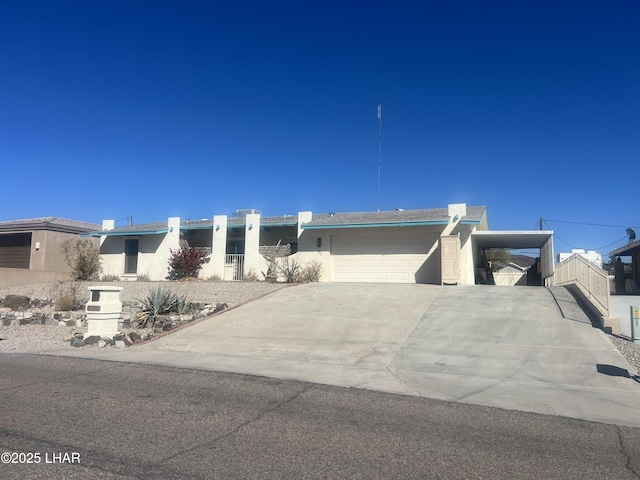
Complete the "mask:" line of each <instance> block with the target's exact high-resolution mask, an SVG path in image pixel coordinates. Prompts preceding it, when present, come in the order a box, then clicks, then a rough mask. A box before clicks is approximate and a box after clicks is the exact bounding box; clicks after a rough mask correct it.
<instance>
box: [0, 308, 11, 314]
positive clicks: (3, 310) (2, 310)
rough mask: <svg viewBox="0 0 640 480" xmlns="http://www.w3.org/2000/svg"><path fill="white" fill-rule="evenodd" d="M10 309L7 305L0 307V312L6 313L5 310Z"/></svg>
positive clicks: (8, 310)
mask: <svg viewBox="0 0 640 480" xmlns="http://www.w3.org/2000/svg"><path fill="white" fill-rule="evenodd" d="M10 311H11V309H10V308H7V307H2V308H0V313H7V312H10Z"/></svg>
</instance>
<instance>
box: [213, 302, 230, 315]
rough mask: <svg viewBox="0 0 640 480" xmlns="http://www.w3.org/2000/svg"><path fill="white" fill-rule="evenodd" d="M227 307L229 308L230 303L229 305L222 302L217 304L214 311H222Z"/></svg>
mask: <svg viewBox="0 0 640 480" xmlns="http://www.w3.org/2000/svg"><path fill="white" fill-rule="evenodd" d="M227 308H229V305H227V304H226V303H220V304H218V305H216V309H215V310H214V311H213V313H218V312H222V311H223V310H226V309H227Z"/></svg>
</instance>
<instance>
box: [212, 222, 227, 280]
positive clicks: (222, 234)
mask: <svg viewBox="0 0 640 480" xmlns="http://www.w3.org/2000/svg"><path fill="white" fill-rule="evenodd" d="M211 247H212V249H211V263H212V272H213V275H216V276H218V277H220V279H221V280H224V263H225V255H226V253H227V216H226V215H214V217H213V244H212V245H211Z"/></svg>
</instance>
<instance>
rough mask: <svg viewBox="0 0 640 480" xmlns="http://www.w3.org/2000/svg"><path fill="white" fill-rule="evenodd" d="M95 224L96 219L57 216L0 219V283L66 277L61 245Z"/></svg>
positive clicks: (67, 270) (12, 284)
mask: <svg viewBox="0 0 640 480" xmlns="http://www.w3.org/2000/svg"><path fill="white" fill-rule="evenodd" d="M96 228H100V226H99V225H97V224H95V223H86V222H79V221H76V220H68V219H66V218H57V217H44V218H29V219H23V220H12V221H5V222H0V287H7V286H14V285H25V284H28V283H44V282H52V281H56V280H66V279H68V277H69V273H70V269H69V267H68V266H67V264H66V263H65V259H64V257H63V256H62V254H61V252H60V246H61V245H62V243H63V242H64V241H65V240H68V239H79V235H80V234H82V233H87V232H91V231H95V230H96ZM95 244H96V246H97V244H98V242H97V240H96V241H95Z"/></svg>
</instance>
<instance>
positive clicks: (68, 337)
mask: <svg viewBox="0 0 640 480" xmlns="http://www.w3.org/2000/svg"><path fill="white" fill-rule="evenodd" d="M73 338H74V335H73V334H71V335H67V336H66V337H64V341H65V342H70V341H71V340H73Z"/></svg>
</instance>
